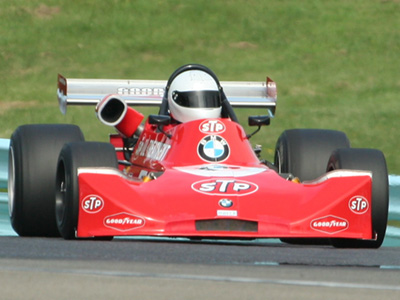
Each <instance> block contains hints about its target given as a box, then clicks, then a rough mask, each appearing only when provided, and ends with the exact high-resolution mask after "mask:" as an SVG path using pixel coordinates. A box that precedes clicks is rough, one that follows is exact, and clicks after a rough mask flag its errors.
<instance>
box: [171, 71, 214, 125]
mask: <svg viewBox="0 0 400 300" xmlns="http://www.w3.org/2000/svg"><path fill="white" fill-rule="evenodd" d="M168 106H169V110H170V114H171V117H172V118H174V119H175V120H176V121H178V122H182V123H183V122H189V121H193V120H197V119H206V118H219V117H220V116H221V93H220V91H219V88H218V84H217V83H216V82H215V80H214V78H213V77H212V76H211V75H210V74H208V73H206V72H204V71H202V70H188V71H186V72H182V73H180V74H179V75H178V76H176V77H175V78H174V79H173V80H172V82H171V84H170V86H169V89H168Z"/></svg>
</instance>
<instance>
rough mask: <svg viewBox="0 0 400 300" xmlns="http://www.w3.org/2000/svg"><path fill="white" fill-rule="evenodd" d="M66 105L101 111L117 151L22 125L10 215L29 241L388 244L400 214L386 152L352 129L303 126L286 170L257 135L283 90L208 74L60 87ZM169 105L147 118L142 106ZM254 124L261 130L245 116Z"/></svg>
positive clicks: (286, 138)
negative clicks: (395, 212) (364, 145)
mask: <svg viewBox="0 0 400 300" xmlns="http://www.w3.org/2000/svg"><path fill="white" fill-rule="evenodd" d="M57 93H58V99H59V103H60V108H61V110H62V112H63V113H65V112H66V109H67V105H90V104H93V105H96V113H97V116H98V118H99V119H100V121H101V122H102V123H104V124H107V125H110V126H114V127H115V128H116V130H117V133H116V134H111V135H110V143H103V142H85V140H84V136H83V134H82V132H81V130H80V128H79V127H78V126H76V125H69V124H33V125H22V126H20V127H18V128H17V129H16V130H15V132H14V133H13V135H12V137H11V143H10V152H9V158H10V159H9V187H8V191H9V210H10V218H11V223H12V226H13V228H14V230H15V231H16V232H17V234H19V235H20V236H47V237H52V236H60V235H61V236H62V237H63V238H65V239H73V238H95V239H111V238H112V237H114V236H163V237H186V238H189V239H196V240H197V239H259V238H279V239H281V240H282V241H284V242H287V243H296V244H302V243H305V244H307V243H316V244H331V245H333V246H335V247H362V248H378V247H380V246H381V244H382V242H383V239H384V236H385V231H386V225H387V217H388V175H387V168H386V162H385V158H384V155H383V154H382V152H380V151H379V150H375V149H358V148H351V147H350V143H349V140H348V138H347V136H346V135H345V134H344V133H343V132H340V131H335V130H322V129H292V130H286V131H284V132H283V133H282V134H281V136H280V137H279V139H278V141H277V144H276V150H275V158H274V161H273V162H268V161H265V160H263V159H261V158H259V156H260V153H259V152H260V149H259V148H258V147H256V148H253V147H252V145H251V144H250V142H249V139H250V138H251V136H252V135H253V134H254V133H256V132H257V131H258V130H259V129H260V127H262V126H264V125H268V124H269V123H270V119H271V118H272V117H273V115H274V113H275V107H276V103H277V102H276V100H277V97H276V95H277V92H276V85H275V82H274V81H272V80H271V79H270V78H267V80H266V82H232V81H226V82H223V81H222V82H219V81H218V79H217V77H216V76H215V74H214V73H213V72H212V71H211V70H209V69H208V68H206V67H204V66H202V65H196V64H192V65H185V66H183V67H181V68H178V69H177V70H176V71H175V72H174V73H173V74H172V75H171V77H170V78H169V80H168V81H158V80H109V79H67V78H65V77H63V76H61V75H59V77H58V91H57ZM146 105H149V106H158V107H159V113H158V114H154V115H150V116H149V117H148V118H147V119H146V120H145V121H144V117H143V115H142V114H140V113H139V112H137V111H136V110H135V109H133V107H135V106H146ZM240 107H252V108H258V109H260V110H261V109H263V110H264V111H265V113H263V114H262V115H258V116H250V117H249V118H248V122H249V125H250V126H255V128H256V130H255V131H254V132H253V133H250V134H249V133H246V132H245V130H244V129H243V127H242V126H241V125H240V124H239V122H238V119H237V117H236V115H235V111H234V108H240Z"/></svg>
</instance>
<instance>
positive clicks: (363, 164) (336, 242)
mask: <svg viewBox="0 0 400 300" xmlns="http://www.w3.org/2000/svg"><path fill="white" fill-rule="evenodd" d="M337 169H350V170H367V171H372V197H371V199H372V205H371V206H372V212H371V214H372V230H373V233H374V234H376V235H377V239H376V240H371V241H368V240H355V239H332V240H331V242H332V245H333V246H335V247H338V248H379V247H380V246H381V245H382V243H383V240H384V238H385V233H386V227H387V220H388V209H389V182H388V181H389V179H388V172H387V167H386V160H385V156H384V155H383V153H382V152H381V151H379V150H375V149H338V150H336V151H334V152H333V153H332V155H331V157H330V159H329V162H328V167H327V171H332V170H337Z"/></svg>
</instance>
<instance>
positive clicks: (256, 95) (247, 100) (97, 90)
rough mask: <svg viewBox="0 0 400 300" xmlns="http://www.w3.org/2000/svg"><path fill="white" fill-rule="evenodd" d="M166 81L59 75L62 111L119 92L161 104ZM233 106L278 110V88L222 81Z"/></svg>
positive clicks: (134, 101) (141, 102) (269, 83)
mask: <svg viewBox="0 0 400 300" xmlns="http://www.w3.org/2000/svg"><path fill="white" fill-rule="evenodd" d="M166 84H167V81H166V80H119V79H75V78H65V77H64V76H62V75H60V74H59V75H58V89H57V98H58V102H59V105H60V110H61V112H62V113H63V114H65V113H66V112H67V106H68V105H96V104H97V103H98V102H99V101H100V100H101V99H103V98H104V97H105V96H107V95H109V94H118V95H119V96H120V97H121V98H122V99H124V100H125V101H126V103H127V104H128V105H131V106H160V105H161V101H162V98H163V95H164V90H165V86H166ZM220 84H221V86H222V88H223V90H224V92H225V95H226V97H227V98H228V101H229V103H230V104H231V105H232V106H233V107H245V108H264V109H267V110H268V112H269V114H270V115H271V116H273V115H274V113H275V108H276V100H277V90H276V84H275V82H274V81H273V80H271V79H270V78H268V77H267V80H266V82H247V81H221V82H220Z"/></svg>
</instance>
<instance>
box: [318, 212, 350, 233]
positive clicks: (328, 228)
mask: <svg viewBox="0 0 400 300" xmlns="http://www.w3.org/2000/svg"><path fill="white" fill-rule="evenodd" d="M348 227H349V222H348V221H347V220H346V219H342V218H339V217H336V216H325V217H322V218H318V219H315V220H312V221H311V228H312V229H314V230H316V231H321V232H324V233H328V234H334V233H337V232H340V231H343V230H346V229H347V228H348Z"/></svg>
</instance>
